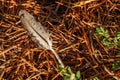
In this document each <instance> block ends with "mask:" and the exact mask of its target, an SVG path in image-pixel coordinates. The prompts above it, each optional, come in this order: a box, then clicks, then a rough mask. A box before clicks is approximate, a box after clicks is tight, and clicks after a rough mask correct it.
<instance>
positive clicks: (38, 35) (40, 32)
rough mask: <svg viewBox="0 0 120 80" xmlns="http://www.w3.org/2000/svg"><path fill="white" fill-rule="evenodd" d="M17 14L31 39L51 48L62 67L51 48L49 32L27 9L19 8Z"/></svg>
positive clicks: (46, 47) (59, 60) (58, 58)
mask: <svg viewBox="0 0 120 80" xmlns="http://www.w3.org/2000/svg"><path fill="white" fill-rule="evenodd" d="M19 16H20V19H21V22H22V24H23V27H24V28H25V29H26V30H27V32H28V34H29V35H30V37H31V38H32V40H33V41H34V42H35V43H36V44H38V45H39V46H41V47H43V48H45V49H47V50H51V51H52V52H53V53H54V55H55V57H56V59H57V60H58V62H59V64H60V65H62V66H63V67H64V65H63V63H62V61H61V59H60V57H59V56H58V55H57V53H56V52H55V51H54V49H53V48H52V40H50V33H49V32H48V31H46V30H45V28H44V27H43V26H42V25H41V24H40V23H39V22H37V21H36V20H35V18H34V17H33V16H32V15H31V14H30V13H28V12H27V11H25V10H21V11H20V12H19Z"/></svg>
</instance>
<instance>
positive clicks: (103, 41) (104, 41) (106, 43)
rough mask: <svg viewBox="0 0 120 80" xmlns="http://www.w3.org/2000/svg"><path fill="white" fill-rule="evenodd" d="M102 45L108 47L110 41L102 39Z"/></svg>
mask: <svg viewBox="0 0 120 80" xmlns="http://www.w3.org/2000/svg"><path fill="white" fill-rule="evenodd" d="M102 43H103V44H104V45H106V46H108V45H109V44H110V41H109V39H108V38H104V39H103V40H102Z"/></svg>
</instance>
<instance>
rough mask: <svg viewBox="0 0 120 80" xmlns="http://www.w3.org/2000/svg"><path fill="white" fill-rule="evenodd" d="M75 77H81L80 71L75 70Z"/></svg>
mask: <svg viewBox="0 0 120 80" xmlns="http://www.w3.org/2000/svg"><path fill="white" fill-rule="evenodd" d="M75 77H76V78H77V79H79V78H80V77H81V74H80V71H77V72H76V74H75Z"/></svg>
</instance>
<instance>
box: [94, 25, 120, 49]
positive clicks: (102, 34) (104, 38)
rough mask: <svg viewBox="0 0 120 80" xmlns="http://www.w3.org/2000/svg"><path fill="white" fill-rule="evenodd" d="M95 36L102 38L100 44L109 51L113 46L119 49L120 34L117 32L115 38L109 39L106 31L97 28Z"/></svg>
mask: <svg viewBox="0 0 120 80" xmlns="http://www.w3.org/2000/svg"><path fill="white" fill-rule="evenodd" d="M95 35H96V36H97V37H99V38H102V40H101V42H102V44H103V45H105V46H107V47H108V48H110V49H111V48H113V47H115V46H119V47H120V32H117V33H116V35H115V37H114V38H111V37H110V35H109V32H108V30H105V29H104V28H103V27H97V28H96V31H95Z"/></svg>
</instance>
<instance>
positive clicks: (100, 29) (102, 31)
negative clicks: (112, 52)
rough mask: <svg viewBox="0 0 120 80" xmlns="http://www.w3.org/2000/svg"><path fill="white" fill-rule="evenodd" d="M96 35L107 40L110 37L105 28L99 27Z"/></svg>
mask: <svg viewBox="0 0 120 80" xmlns="http://www.w3.org/2000/svg"><path fill="white" fill-rule="evenodd" d="M95 34H96V36H98V37H102V36H104V37H106V38H108V37H109V33H108V30H104V28H103V27H97V28H96V33H95Z"/></svg>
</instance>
